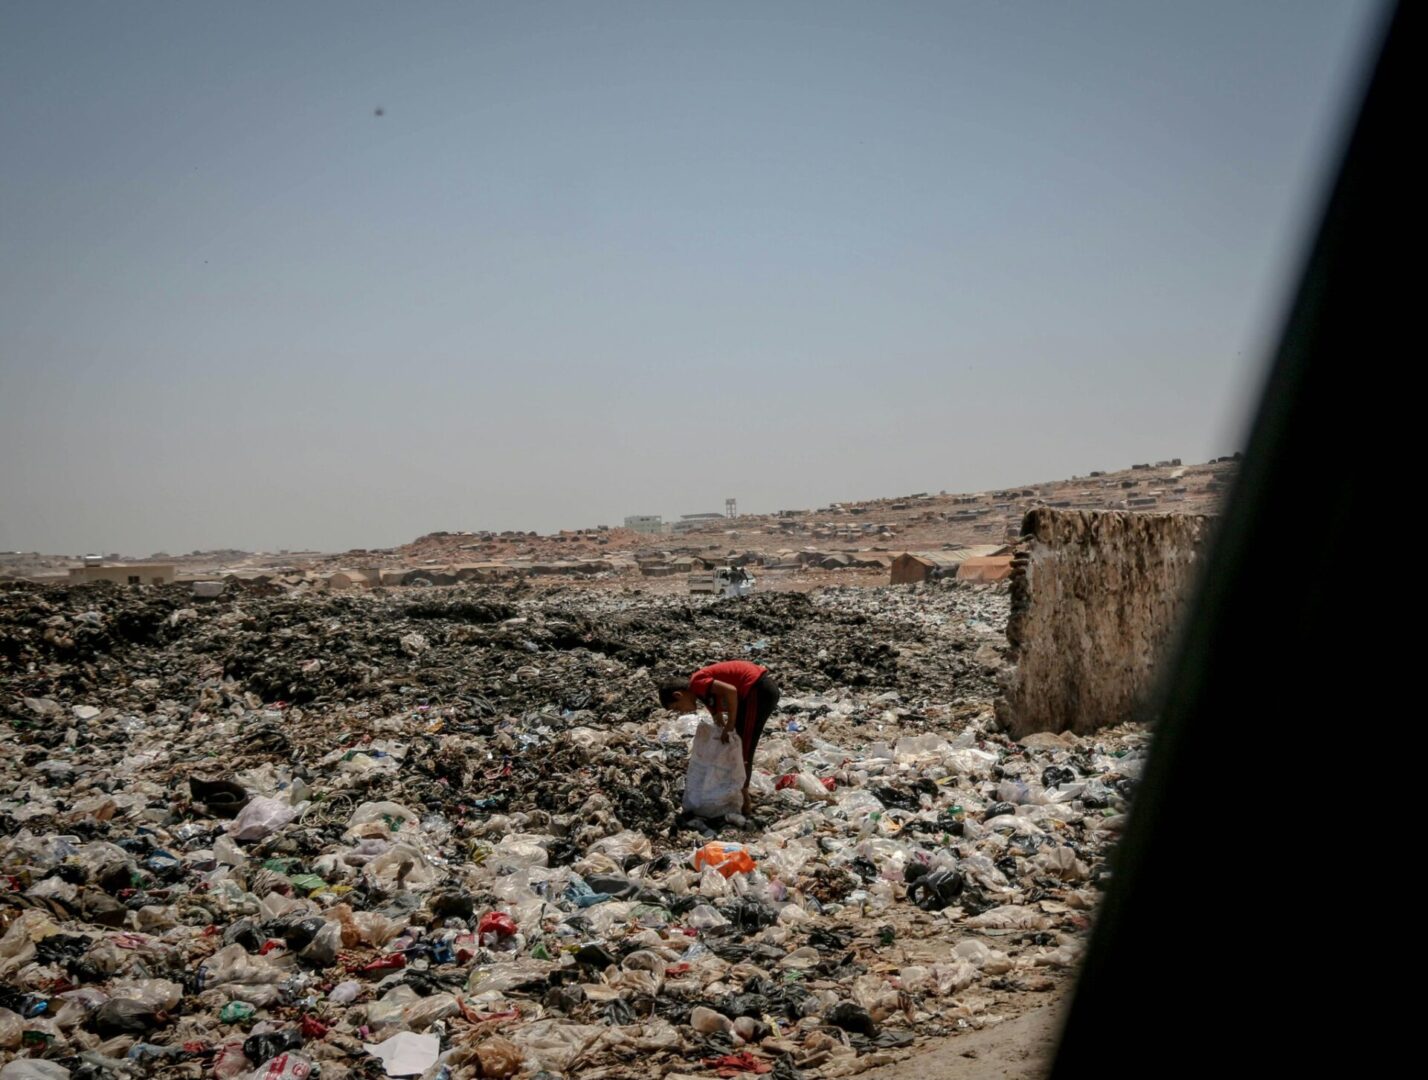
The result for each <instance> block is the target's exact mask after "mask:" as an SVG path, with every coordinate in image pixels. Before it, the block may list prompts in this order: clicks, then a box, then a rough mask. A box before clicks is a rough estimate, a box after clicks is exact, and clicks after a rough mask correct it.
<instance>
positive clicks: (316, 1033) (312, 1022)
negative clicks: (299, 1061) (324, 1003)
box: [302, 1016, 327, 1039]
mask: <svg viewBox="0 0 1428 1080" xmlns="http://www.w3.org/2000/svg"><path fill="white" fill-rule="evenodd" d="M302 1033H303V1037H304V1038H308V1039H321V1038H322V1037H323V1036H325V1035H326V1034H327V1025H326V1024H324V1023H323V1022H322V1021H321V1020H319V1019H318V1018H317V1017H315V1016H304V1017H303V1018H302Z"/></svg>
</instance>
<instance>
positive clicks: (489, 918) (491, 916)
mask: <svg viewBox="0 0 1428 1080" xmlns="http://www.w3.org/2000/svg"><path fill="white" fill-rule="evenodd" d="M515 932H516V924H515V922H514V920H512V918H511V917H510V916H509V915H507V914H506V913H505V912H504V911H488V912H486V914H484V915H482V916H481V921H480V922H479V923H478V924H477V926H476V934H477V936H478V937H485V936H486V935H487V934H500V935H501V936H502V937H510V936H511V935H512V934H514V933H515Z"/></svg>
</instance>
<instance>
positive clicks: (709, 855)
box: [694, 841, 754, 877]
mask: <svg viewBox="0 0 1428 1080" xmlns="http://www.w3.org/2000/svg"><path fill="white" fill-rule="evenodd" d="M706 866H712V867H713V868H714V869H715V870H718V871H719V873H721V874H723V875H724V876H725V877H733V876H734V875H735V874H747V873H748V872H749V871H751V870H753V868H754V859H753V856H751V855H750V854H749V853H748V852H747V851H745V850H744V847H743V845H742V844H721V843H718V842H717V841H716V842H714V843H709V844H705V845H704V846H703V847H702V848H700V849H699V850H698V851H696V852H695V853H694V869H696V870H703V869H704V868H705V867H706Z"/></svg>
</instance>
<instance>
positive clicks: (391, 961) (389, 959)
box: [361, 952, 407, 971]
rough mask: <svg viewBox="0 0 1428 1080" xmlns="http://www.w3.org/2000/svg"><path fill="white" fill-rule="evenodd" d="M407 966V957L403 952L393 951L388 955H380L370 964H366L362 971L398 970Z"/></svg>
mask: <svg viewBox="0 0 1428 1080" xmlns="http://www.w3.org/2000/svg"><path fill="white" fill-rule="evenodd" d="M406 966H407V958H406V957H405V956H403V955H402V954H401V953H399V952H396V953H391V954H389V955H387V956H379V957H377V959H375V960H373V961H372V962H371V963H370V964H364V965H363V966H362V968H361V970H362V971H397V970H398V969H400V968H404V967H406Z"/></svg>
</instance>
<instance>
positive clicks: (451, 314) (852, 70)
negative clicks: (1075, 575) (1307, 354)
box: [0, 0, 1380, 554]
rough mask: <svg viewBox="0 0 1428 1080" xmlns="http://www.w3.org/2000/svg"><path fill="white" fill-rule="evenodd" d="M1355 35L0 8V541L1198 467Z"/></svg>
mask: <svg viewBox="0 0 1428 1080" xmlns="http://www.w3.org/2000/svg"><path fill="white" fill-rule="evenodd" d="M1379 15H1380V8H1379V7H1378V6H1377V4H1374V3H1370V2H1354V0H1338V2H1320V0H1285V2H1278V3H1271V2H1253V3H1252V2H1245V0H1231V2H1224V3H1208V2H1198V0H1197V2H1195V3H1168V2H1167V3H1159V2H1149V0H1127V2H1124V3H1081V2H1077V3H1065V2H1059V0H1058V2H1047V3H1030V2H1026V3H1017V2H1011V0H1005V2H996V3H994V2H990V0H983V2H965V3H957V2H953V0H944V2H939V3H927V4H913V3H872V2H868V3H862V4H835V3H827V2H819V3H767V2H762V3H748V4H742V3H730V2H726V0H721V2H719V3H705V4H692V3H688V4H686V3H649V4H625V3H608V2H602V3H589V2H586V3H572V4H554V3H505V4H481V3H471V2H462V3H451V4H445V3H410V4H408V3H400V4H398V3H383V4H368V3H355V2H352V0H342V2H337V3H313V2H283V3H273V4H254V3H243V4H233V3H198V2H195V3H162V4H160V3H141V2H126V3H90V4H86V3H42V2H38V0H35V2H19V0H0V462H3V464H0V548H21V549H25V550H30V549H40V550H45V551H52V552H81V551H88V550H96V551H124V552H127V553H132V554H147V553H149V552H152V551H155V550H159V549H166V550H169V551H175V552H176V551H184V550H190V549H193V548H200V547H202V548H209V547H219V546H237V547H246V548H263V549H270V548H278V547H290V548H296V547H309V546H311V547H320V548H327V549H333V548H346V547H349V546H354V545H362V546H366V545H374V546H375V545H388V544H394V543H401V542H403V541H406V540H408V539H411V538H412V537H414V536H416V535H418V534H420V533H423V532H427V531H430V530H433V529H479V528H495V529H502V528H534V529H540V530H542V531H547V530H552V529H556V528H561V527H570V528H575V527H581V526H588V525H595V524H602V523H604V524H616V523H618V522H619V521H620V519H621V518H622V517H623V516H624V515H625V514H631V513H659V514H665V515H667V516H668V515H676V514H679V513H690V512H696V511H704V510H721V509H722V508H723V500H724V499H725V497H726V496H735V497H737V498H738V499H739V503H740V506H741V507H742V508H744V509H747V510H752V511H768V510H774V509H778V508H782V507H804V506H814V505H821V504H823V503H826V502H827V501H828V500H831V499H842V498H860V497H874V496H879V495H895V494H901V493H906V492H910V491H920V490H933V491H936V490H939V489H944V488H945V489H948V490H954V491H961V490H978V489H981V488H984V487H991V486H999V485H1003V484H1010V483H1020V482H1028V481H1033V480H1040V479H1054V478H1060V477H1065V476H1068V475H1070V474H1072V473H1083V472H1085V471H1087V470H1090V469H1094V468H1122V467H1125V466H1128V465H1129V464H1130V463H1131V462H1132V461H1140V460H1144V459H1148V458H1161V457H1172V456H1176V457H1182V458H1184V459H1186V460H1192V459H1193V460H1204V459H1205V458H1207V457H1209V456H1213V455H1217V454H1220V453H1225V452H1228V451H1229V450H1231V449H1234V448H1235V447H1236V445H1238V443H1239V441H1240V438H1241V427H1242V424H1243V420H1244V414H1245V410H1246V409H1247V408H1248V407H1249V406H1250V403H1251V401H1252V397H1253V389H1254V388H1255V387H1256V386H1257V382H1258V377H1259V372H1260V367H1261V365H1262V362H1263V359H1264V353H1265V350H1266V347H1267V342H1268V340H1269V339H1270V338H1271V337H1272V333H1273V330H1274V328H1275V326H1276V325H1277V321H1278V317H1279V314H1280V311H1281V310H1282V307H1283V304H1284V303H1285V299H1286V292H1287V290H1288V289H1289V287H1290V283H1291V280H1292V276H1293V273H1294V271H1295V270H1296V269H1297V265H1298V261H1299V258H1300V257H1301V255H1302V248H1303V244H1304V242H1305V237H1304V231H1303V230H1304V225H1305V223H1306V222H1307V221H1309V220H1312V217H1313V214H1314V211H1315V209H1316V207H1317V205H1318V200H1319V199H1320V198H1321V196H1322V191H1323V186H1324V183H1325V168H1326V165H1327V164H1328V163H1329V162H1330V161H1331V160H1332V158H1333V156H1334V154H1335V152H1336V150H1337V148H1338V145H1339V140H1340V138H1341V136H1342V129H1343V125H1344V121H1345V117H1346V115H1347V113H1348V112H1349V109H1350V106H1351V104H1352V103H1353V100H1354V93H1355V88H1356V86H1357V83H1358V79H1359V77H1360V74H1361V70H1362V63H1363V59H1364V56H1365V52H1366V48H1367V46H1368V45H1369V43H1370V42H1371V41H1372V39H1373V34H1374V30H1375V28H1376V25H1377V21H1378V18H1379ZM379 108H380V109H381V110H383V115H380V116H379V115H377V110H378V109H379Z"/></svg>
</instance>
